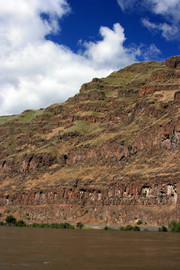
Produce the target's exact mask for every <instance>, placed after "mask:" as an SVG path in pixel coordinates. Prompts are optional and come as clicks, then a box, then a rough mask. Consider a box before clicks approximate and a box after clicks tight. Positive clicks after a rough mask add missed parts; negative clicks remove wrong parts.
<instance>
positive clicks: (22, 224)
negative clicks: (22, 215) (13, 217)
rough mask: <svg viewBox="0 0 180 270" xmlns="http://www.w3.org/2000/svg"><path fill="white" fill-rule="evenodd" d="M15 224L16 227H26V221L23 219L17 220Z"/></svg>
mask: <svg viewBox="0 0 180 270" xmlns="http://www.w3.org/2000/svg"><path fill="white" fill-rule="evenodd" d="M15 226H16V227H26V223H25V222H24V221H23V220H22V219H20V220H18V221H16V223H15Z"/></svg>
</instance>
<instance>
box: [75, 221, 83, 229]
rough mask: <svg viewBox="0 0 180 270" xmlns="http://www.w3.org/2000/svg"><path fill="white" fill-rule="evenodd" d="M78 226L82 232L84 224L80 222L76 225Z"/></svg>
mask: <svg viewBox="0 0 180 270" xmlns="http://www.w3.org/2000/svg"><path fill="white" fill-rule="evenodd" d="M76 226H77V228H79V229H80V230H81V229H82V228H83V227H84V224H83V223H81V222H78V223H77V224H76Z"/></svg>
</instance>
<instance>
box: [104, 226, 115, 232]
mask: <svg viewBox="0 0 180 270" xmlns="http://www.w3.org/2000/svg"><path fill="white" fill-rule="evenodd" d="M103 230H105V231H112V230H113V228H111V227H108V226H105V227H104V228H103Z"/></svg>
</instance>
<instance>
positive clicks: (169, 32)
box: [142, 18, 179, 40]
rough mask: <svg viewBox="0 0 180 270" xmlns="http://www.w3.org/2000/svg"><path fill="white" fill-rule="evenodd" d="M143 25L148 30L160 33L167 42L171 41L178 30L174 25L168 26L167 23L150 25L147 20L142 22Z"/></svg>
mask: <svg viewBox="0 0 180 270" xmlns="http://www.w3.org/2000/svg"><path fill="white" fill-rule="evenodd" d="M142 23H143V25H144V26H145V27H146V28H147V29H149V30H157V31H161V32H162V36H163V37H164V38H166V39H167V40H170V39H173V38H174V36H175V35H177V34H178V32H179V29H178V27H177V26H176V25H169V24H167V23H159V24H156V23H152V22H150V21H149V20H148V19H145V18H144V19H143V20H142Z"/></svg>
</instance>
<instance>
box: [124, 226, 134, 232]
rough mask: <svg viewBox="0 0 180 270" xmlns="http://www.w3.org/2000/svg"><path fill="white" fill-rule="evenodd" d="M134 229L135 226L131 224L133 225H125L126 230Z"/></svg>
mask: <svg viewBox="0 0 180 270" xmlns="http://www.w3.org/2000/svg"><path fill="white" fill-rule="evenodd" d="M132 230H133V226H131V225H127V226H126V227H125V231H132Z"/></svg>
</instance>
